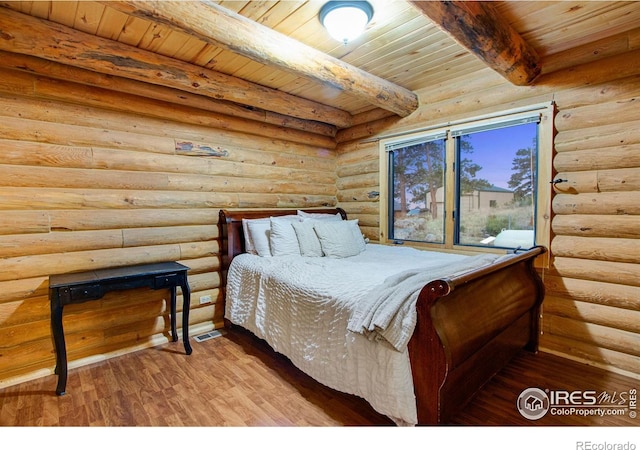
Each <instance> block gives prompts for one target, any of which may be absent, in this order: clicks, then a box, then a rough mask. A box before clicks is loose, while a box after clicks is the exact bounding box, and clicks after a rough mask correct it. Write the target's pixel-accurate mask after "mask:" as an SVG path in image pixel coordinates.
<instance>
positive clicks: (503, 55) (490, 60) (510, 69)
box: [411, 1, 541, 86]
mask: <svg viewBox="0 0 640 450" xmlns="http://www.w3.org/2000/svg"><path fill="white" fill-rule="evenodd" d="M411 3H412V4H413V5H414V7H415V8H416V9H417V10H418V11H421V12H422V13H423V14H424V15H425V16H427V17H429V19H431V20H432V21H433V22H435V24H436V25H437V26H438V27H440V28H441V29H442V30H443V31H445V32H446V33H448V34H449V35H450V36H452V37H453V38H454V39H455V40H456V41H457V42H458V43H459V44H460V45H462V46H463V47H465V48H466V49H468V50H469V51H470V52H471V53H473V54H475V55H476V56H478V57H479V58H480V59H481V60H482V61H484V62H485V63H486V64H487V65H488V66H489V67H491V68H492V69H493V70H495V71H496V72H498V73H499V74H500V75H502V76H503V77H505V78H506V79H507V80H509V81H510V82H511V83H513V84H515V85H517V86H527V85H530V84H531V83H532V82H533V80H534V79H535V78H536V77H537V76H538V75H539V74H540V70H541V66H540V59H539V57H538V54H537V53H536V51H535V50H534V49H533V48H531V47H530V46H529V45H528V44H527V42H526V41H525V40H524V39H523V38H522V36H520V35H519V34H518V33H517V32H516V31H515V30H514V29H513V28H511V27H510V26H509V25H508V24H507V23H506V22H505V21H504V19H503V18H501V17H500V15H499V14H498V13H497V11H496V9H495V7H494V6H493V5H492V4H491V2H477V1H451V2H442V1H411Z"/></svg>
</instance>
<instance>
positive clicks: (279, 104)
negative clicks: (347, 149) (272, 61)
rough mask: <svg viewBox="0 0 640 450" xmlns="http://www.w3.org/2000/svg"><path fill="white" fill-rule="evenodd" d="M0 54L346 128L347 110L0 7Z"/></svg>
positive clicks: (348, 120) (347, 123) (350, 119)
mask: <svg viewBox="0 0 640 450" xmlns="http://www.w3.org/2000/svg"><path fill="white" fill-rule="evenodd" d="M0 50H4V51H7V52H11V53H18V54H23V55H31V56H35V57H38V58H42V59H46V60H49V61H56V62H60V63H63V64H67V65H70V66H73V67H80V68H83V69H88V70H92V71H94V72H99V73H103V74H107V75H114V76H119V77H123V78H129V79H132V80H137V81H142V82H145V83H149V84H154V85H159V86H166V87H171V88H174V89H179V90H182V91H186V92H191V93H193V94H199V95H202V96H205V97H209V98H213V99H216V100H227V101H230V102H234V103H238V104H240V105H246V106H250V107H257V108H260V109H263V110H266V111H272V112H276V113H280V114H283V115H286V116H290V117H296V118H299V119H305V120H314V121H318V122H322V123H328V124H332V125H335V126H337V127H338V128H347V127H349V126H350V125H351V122H352V118H351V114H349V113H348V112H346V111H343V110H340V109H337V108H333V107H330V106H327V105H323V104H321V103H318V102H313V101H310V100H306V99H303V98H300V97H296V96H294V95H290V94H287V93H285V92H281V91H278V90H276V89H270V88H267V87H264V86H260V85H257V84H255V83H250V82H248V81H245V80H242V79H240V78H236V77H232V76H229V75H226V74H223V73H220V72H215V71H213V70H209V69H206V68H203V67H200V66H195V65H193V64H189V63H186V62H182V61H178V60H176V59H173V58H169V57H166V56H163V55H159V54H156V53H152V52H149V51H146V50H141V49H139V48H137V47H133V46H130V45H126V44H122V43H120V42H117V41H112V40H110V39H105V38H101V37H98V36H94V35H91V34H87V33H83V32H81V31H77V30H74V29H72V28H69V27H66V26H64V25H60V24H57V23H54V22H49V21H46V20H42V19H38V18H35V17H32V16H28V15H26V14H22V13H19V12H16V11H13V10H11V9H8V8H2V7H0Z"/></svg>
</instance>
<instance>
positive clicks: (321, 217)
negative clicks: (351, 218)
mask: <svg viewBox="0 0 640 450" xmlns="http://www.w3.org/2000/svg"><path fill="white" fill-rule="evenodd" d="M298 215H299V216H300V217H303V218H305V219H316V220H342V216H341V215H340V213H335V214H326V213H308V212H305V211H301V210H298Z"/></svg>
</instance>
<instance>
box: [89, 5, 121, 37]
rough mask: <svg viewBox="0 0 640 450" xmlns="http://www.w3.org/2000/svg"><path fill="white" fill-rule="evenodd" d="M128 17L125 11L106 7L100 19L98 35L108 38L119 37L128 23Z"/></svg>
mask: <svg viewBox="0 0 640 450" xmlns="http://www.w3.org/2000/svg"><path fill="white" fill-rule="evenodd" d="M128 18H129V17H128V16H127V15H126V14H124V13H121V12H120V11H116V10H115V9H113V8H109V7H106V8H105V9H104V14H103V15H102V18H101V19H100V25H98V30H97V32H96V36H100V37H103V38H106V39H114V40H116V39H118V37H119V36H120V34H122V30H123V28H124V26H125V24H126V23H127V19H128Z"/></svg>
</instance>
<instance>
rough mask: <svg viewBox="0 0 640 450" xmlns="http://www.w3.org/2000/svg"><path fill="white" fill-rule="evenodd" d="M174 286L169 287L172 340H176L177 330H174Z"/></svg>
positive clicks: (175, 296)
mask: <svg viewBox="0 0 640 450" xmlns="http://www.w3.org/2000/svg"><path fill="white" fill-rule="evenodd" d="M176 298H177V295H176V286H175V285H174V286H172V287H171V338H172V339H173V342H176V341H177V340H178V331H177V330H176Z"/></svg>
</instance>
